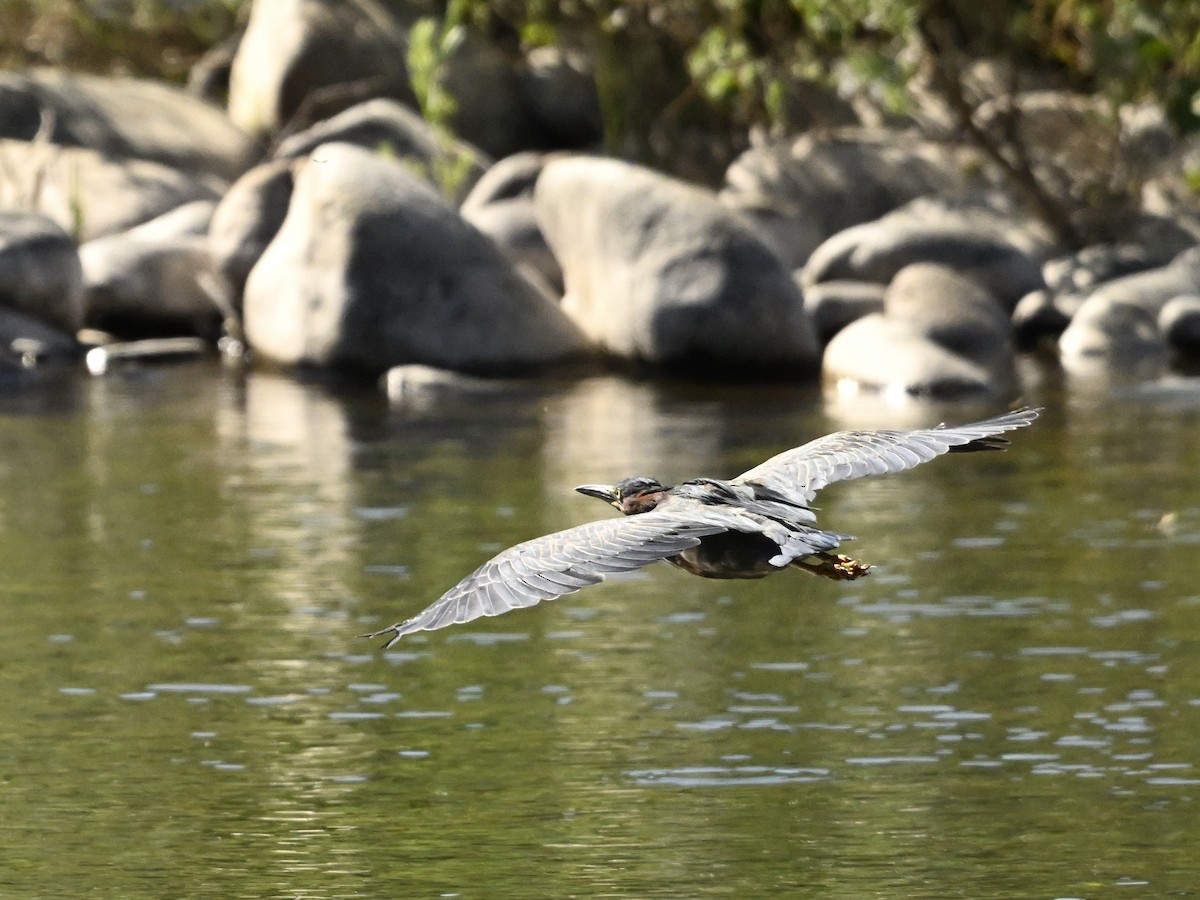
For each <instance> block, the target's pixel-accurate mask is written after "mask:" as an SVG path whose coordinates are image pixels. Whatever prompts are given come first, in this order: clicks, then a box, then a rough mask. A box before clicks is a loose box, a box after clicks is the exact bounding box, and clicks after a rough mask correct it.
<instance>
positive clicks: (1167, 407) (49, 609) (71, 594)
mask: <svg viewBox="0 0 1200 900" xmlns="http://www.w3.org/2000/svg"><path fill="white" fill-rule="evenodd" d="M1026 382H1027V386H1028V390H1027V396H1026V397H1025V398H1024V399H1025V400H1026V401H1028V402H1031V403H1034V404H1038V405H1042V406H1044V407H1045V413H1044V415H1043V417H1042V419H1040V420H1039V421H1038V422H1037V424H1036V425H1035V426H1034V427H1032V428H1030V429H1026V430H1024V431H1022V432H1018V433H1017V434H1016V435H1015V438H1014V446H1013V449H1012V450H1011V451H1010V452H1008V453H1006V454H974V455H971V456H953V457H947V458H943V459H940V460H937V461H935V462H933V463H931V464H929V465H927V466H922V467H920V468H919V469H917V470H914V471H912V472H909V473H905V474H903V475H899V476H892V477H887V478H876V479H866V480H862V481H857V482H853V483H848V484H840V485H834V486H831V487H830V488H828V489H826V490H825V491H823V492H822V494H821V496H820V497H819V498H818V502H819V504H820V506H821V513H820V515H821V521H822V523H823V524H825V525H826V526H827V527H830V528H833V529H836V530H841V531H848V532H851V533H853V534H855V535H857V537H858V541H857V543H855V544H854V545H852V550H853V552H854V553H855V554H856V555H858V556H859V557H860V558H862V559H864V560H865V561H867V562H871V563H874V564H875V565H876V566H877V569H876V570H875V571H874V572H873V573H872V576H871V577H870V578H866V579H861V580H859V581H856V582H854V583H850V584H837V583H833V582H827V581H824V580H821V579H816V578H811V577H808V576H805V575H803V574H801V573H784V574H780V575H777V576H774V577H772V578H769V579H765V580H762V581H756V582H719V581H705V580H702V579H697V578H692V577H690V576H687V575H685V574H683V573H681V572H679V571H677V570H674V569H672V568H670V567H668V566H664V565H658V566H655V567H652V568H650V569H647V570H644V571H642V572H639V573H636V574H635V575H634V576H631V577H624V578H620V579H614V580H611V581H609V582H608V583H606V584H604V585H601V586H598V587H595V588H590V589H588V590H587V591H585V592H583V593H580V594H577V595H574V596H572V597H569V598H564V599H562V600H560V601H556V602H554V603H549V604H543V605H542V606H540V607H537V608H534V609H531V610H522V611H518V612H514V613H511V614H509V615H506V616H504V617H501V618H498V619H494V620H483V621H480V622H476V623H472V624H470V625H467V626H462V627H459V628H456V629H449V630H446V631H442V632H437V633H434V634H430V635H416V636H413V637H410V638H406V639H405V640H404V641H402V642H401V643H400V644H399V645H397V647H396V648H395V649H394V650H393V651H388V652H384V653H381V652H380V651H379V649H378V642H377V641H376V642H370V641H364V640H362V639H360V638H358V637H357V635H359V634H360V633H362V632H364V631H368V630H372V629H374V628H378V627H381V626H382V625H385V624H388V623H389V622H392V621H395V620H397V619H400V618H404V617H407V616H409V615H411V614H413V613H415V612H417V611H418V610H420V609H421V608H423V606H424V605H425V604H426V603H427V602H429V601H431V600H433V599H434V598H436V597H437V596H438V594H440V593H441V592H442V591H443V590H445V589H446V588H447V587H449V586H450V585H452V584H453V583H454V582H455V581H456V580H457V579H458V578H459V577H461V576H462V575H464V574H466V573H467V572H468V571H469V570H470V569H472V568H473V567H475V566H476V565H477V564H479V563H480V562H482V561H483V560H484V559H486V558H487V557H488V556H489V555H490V554H492V553H493V552H495V551H496V550H498V549H499V548H501V547H503V546H506V545H508V544H511V543H515V542H517V541H519V540H523V539H526V538H529V537H533V536H536V535H538V534H542V533H545V532H547V531H551V530H555V529H559V528H565V527H568V526H570V525H573V524H576V523H579V522H582V521H586V520H588V519H590V518H598V517H600V516H603V515H606V514H608V512H607V511H606V510H605V509H604V508H603V507H602V506H601V505H600V504H599V503H597V502H596V501H595V500H591V499H588V498H586V497H582V496H579V495H577V494H574V493H572V491H571V488H572V486H574V485H575V484H579V483H584V482H598V481H610V480H616V479H617V478H619V477H621V476H624V475H630V474H639V473H645V474H653V475H657V476H659V477H661V478H663V479H664V480H676V479H680V478H684V477H688V476H692V475H697V474H708V475H716V476H729V475H733V474H736V473H737V472H739V471H742V470H744V469H746V468H749V467H750V466H751V465H753V464H754V463H756V462H758V461H760V460H761V459H763V458H765V457H766V456H768V455H770V454H772V453H774V452H777V451H778V450H780V449H783V448H785V447H789V446H794V445H796V444H799V443H801V442H803V441H805V440H808V439H809V438H811V437H814V436H816V435H818V434H821V433H824V432H826V431H830V430H835V429H839V428H846V427H910V426H919V425H927V424H931V423H933V422H936V421H939V420H943V419H944V420H948V421H961V420H966V419H970V418H974V417H978V416H982V415H988V414H991V413H994V412H997V411H998V410H996V409H994V408H991V409H982V408H975V407H933V406H928V407H921V406H914V407H910V408H904V409H898V408H891V409H889V408H886V407H884V406H881V405H871V404H865V403H854V402H851V401H842V402H837V403H832V402H829V401H826V400H823V399H822V398H821V396H820V395H819V394H817V393H815V392H813V391H812V390H802V389H797V388H778V387H776V388H766V387H737V388H732V387H730V388H715V387H697V386H686V385H667V386H662V385H652V384H645V383H637V382H632V381H628V380H623V379H620V378H596V379H589V380H586V381H582V382H576V383H572V384H557V385H541V386H535V385H517V386H512V387H509V388H503V389H498V390H495V391H480V392H472V393H467V394H465V395H461V396H460V395H454V394H449V393H442V394H438V393H434V394H431V395H417V396H415V397H413V398H411V399H410V400H409V401H407V402H405V403H404V404H392V405H389V404H388V403H387V401H386V400H385V399H384V398H383V397H382V396H381V394H380V393H378V392H376V391H374V390H373V389H370V388H366V389H354V390H351V389H346V388H331V387H330V386H327V385H311V384H304V383H302V382H300V381H298V380H294V379H289V378H286V377H283V376H279V375H273V374H266V373H253V374H249V375H246V374H239V373H234V372H230V371H225V370H222V369H221V368H220V367H219V366H217V365H216V364H209V363H195V364H188V365H184V366H176V367H163V368H150V369H137V370H116V371H113V372H111V373H110V374H109V375H107V376H105V377H103V378H95V379H89V378H86V377H84V376H76V375H75V374H74V373H70V374H66V375H63V376H59V377H50V378H47V379H46V380H44V381H35V382H32V383H21V384H11V383H10V384H7V385H0V603H3V609H4V614H3V621H4V627H3V630H2V631H0V711H2V714H0V797H2V802H3V807H2V808H3V816H2V818H0V837H2V840H0V896H4V897H10V896H11V897H66V896H96V897H213V898H235V897H253V898H261V897H279V898H327V897H328V898H332V897H467V898H469V897H480V898H506V897H514V898H516V897H522V898H524V897H554V898H558V897H570V896H577V897H589V898H590V897H702V896H730V897H750V896H788V897H801V898H823V900H824V898H846V900H860V898H864V897H886V898H893V897H895V898H943V897H966V898H981V897H992V898H998V897H1011V898H1068V897H1070V898H1109V897H1114V898H1131V900H1133V898H1150V897H1154V898H1158V897H1185V896H1200V853H1198V852H1197V849H1196V848H1197V847H1198V846H1200V654H1198V652H1197V651H1198V644H1200V555H1198V553H1197V550H1198V546H1200V481H1198V480H1197V478H1196V473H1197V470H1198V464H1200V440H1198V439H1197V438H1198V437H1200V384H1198V383H1197V382H1195V381H1189V380H1186V379H1178V380H1172V381H1164V382H1158V383H1155V384H1151V385H1146V386H1140V387H1139V386H1119V385H1118V386H1098V385H1095V384H1088V383H1081V384H1070V383H1064V382H1063V380H1062V378H1061V377H1059V376H1057V375H1055V374H1054V373H1053V372H1052V371H1043V370H1038V369H1036V367H1034V368H1032V369H1031V370H1030V371H1028V372H1027V373H1026Z"/></svg>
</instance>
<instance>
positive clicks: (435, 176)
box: [275, 97, 492, 199]
mask: <svg viewBox="0 0 1200 900" xmlns="http://www.w3.org/2000/svg"><path fill="white" fill-rule="evenodd" d="M329 143H343V144H357V145H358V146H360V147H365V148H366V149H368V150H376V151H382V152H386V153H392V154H395V156H396V157H397V158H399V159H401V160H403V161H404V162H406V163H408V164H409V165H411V166H413V167H414V168H415V169H416V170H417V172H419V173H420V174H421V175H423V176H424V177H425V179H426V180H427V181H429V182H430V183H431V184H433V185H434V186H435V187H437V188H439V189H440V190H443V191H444V192H445V193H447V194H449V195H452V196H454V197H455V198H456V199H462V198H463V197H465V196H466V194H467V192H468V191H469V190H470V189H471V186H472V185H473V184H474V183H475V182H476V181H478V180H479V177H480V176H481V175H482V174H483V172H484V170H485V169H487V167H488V166H489V165H491V162H492V161H491V160H490V159H489V158H488V157H487V156H486V155H484V154H483V153H482V152H481V151H480V150H478V149H477V148H475V147H472V146H471V145H470V144H468V143H466V142H464V141H460V140H457V139H455V138H454V137H453V136H452V135H450V134H449V133H447V132H444V131H439V130H438V129H436V128H435V127H434V126H433V125H431V124H429V123H428V122H426V121H425V120H424V119H423V118H421V116H420V115H418V114H417V113H416V112H414V111H413V110H412V109H410V108H408V107H407V106H404V105H402V104H401V103H398V102H397V101H395V100H391V99H388V98H386V97H378V98H376V99H374V100H367V101H365V102H363V103H359V104H357V105H355V106H352V107H350V108H349V109H347V110H345V111H344V112H340V113H338V114H337V115H335V116H333V117H332V118H329V119H326V120H324V121H322V122H318V123H317V124H315V125H313V126H312V127H311V128H308V129H305V130H304V131H301V132H298V133H297V134H293V135H292V136H291V137H289V138H286V139H285V140H283V141H281V142H280V144H279V147H278V148H277V149H276V151H275V155H276V156H277V157H285V158H289V159H294V158H297V157H301V156H308V155H309V154H311V153H312V151H313V150H314V149H315V148H316V147H319V146H320V145H321V144H329Z"/></svg>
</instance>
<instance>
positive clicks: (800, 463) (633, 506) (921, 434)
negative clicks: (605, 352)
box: [364, 407, 1038, 649]
mask: <svg viewBox="0 0 1200 900" xmlns="http://www.w3.org/2000/svg"><path fill="white" fill-rule="evenodd" d="M1037 415H1038V411H1037V410H1035V409H1030V408H1027V407H1026V408H1022V409H1018V410H1016V411H1014V412H1010V413H1007V414H1005V415H1002V416H996V417H995V418H992V419H985V420H983V421H982V422H975V423H973V424H971V425H959V426H957V427H954V428H947V427H946V426H944V425H939V426H937V427H936V428H926V429H921V430H917V431H838V432H835V433H833V434H829V435H826V436H825V437H821V438H817V439H816V440H814V441H810V442H809V443H807V444H804V445H803V446H801V447H796V448H794V449H792V450H785V451H783V452H782V453H780V454H778V455H777V456H773V457H771V458H770V459H768V460H767V461H766V462H764V463H760V464H759V465H757V466H755V467H754V468H753V469H750V470H749V471H748V472H743V473H742V474H741V475H739V476H737V477H736V478H733V479H730V480H729V481H721V480H719V479H716V478H693V479H690V480H688V481H684V482H681V483H680V484H677V485H675V486H674V487H667V486H666V485H663V484H661V483H660V482H658V481H657V480H656V479H654V478H648V477H646V476H637V477H634V478H626V479H625V480H623V481H619V482H617V483H616V484H614V485H612V486H607V485H597V484H585V485H581V486H580V487H577V488H576V489H575V490H577V491H579V492H580V493H581V494H586V495H587V496H589V497H597V498H599V499H601V500H603V501H604V502H606V503H608V504H609V505H611V506H613V507H615V508H616V509H618V510H619V511H620V512H622V513H624V517H622V518H616V519H602V520H600V521H597V522H589V523H588V524H586V525H577V526H576V527H574V528H568V529H566V530H565V531H559V532H555V533H554V534H548V535H545V536H544V537H539V538H534V539H533V540H531V541H525V542H524V543H521V544H517V545H516V546H515V547H510V548H508V549H507V550H505V551H504V552H502V553H500V554H499V555H498V556H496V557H494V558H492V559H490V560H488V561H487V562H485V563H484V564H483V565H482V566H480V567H479V568H478V569H476V570H475V571H474V572H472V573H471V574H470V575H468V576H467V577H466V578H464V579H463V580H462V581H460V582H459V583H458V584H456V585H455V586H454V587H452V588H451V589H450V590H448V591H447V592H446V593H445V594H443V595H442V596H441V597H440V598H439V599H438V600H436V601H435V602H434V603H433V604H432V605H430V606H429V607H428V608H427V609H425V610H424V611H423V612H421V613H418V614H417V615H415V616H413V617H412V618H411V619H406V620H405V621H403V622H397V623H396V624H395V625H390V626H388V627H387V628H384V629H382V630H381V631H376V632H373V633H372V634H368V635H364V637H370V638H373V637H382V636H384V635H386V636H388V641H387V643H386V644H385V645H384V648H385V649H386V648H387V647H390V646H392V644H394V643H396V641H398V640H400V638H402V637H403V636H404V635H406V634H411V633H413V632H414V631H433V630H436V629H438V628H445V627H447V626H448V625H459V624H462V623H464V622H470V621H472V620H473V619H478V618H480V617H481V616H498V615H500V614H501V613H506V612H508V611H509V610H513V609H519V608H521V607H526V606H533V605H535V604H537V603H540V602H541V601H543V600H553V599H555V598H556V597H561V596H563V595H564V594H570V593H573V592H575V591H577V590H579V589H580V588H584V587H587V586H588V585H590V584H596V583H597V582H600V581H603V580H604V576H605V575H608V574H610V573H614V572H627V571H629V570H631V569H638V568H641V567H642V566H646V565H649V564H650V563H652V562H656V561H658V560H666V561H667V562H669V563H671V564H672V565H675V566H678V567H679V568H681V569H683V570H684V571H685V572H691V573H692V574H693V575H700V576H702V577H704V578H762V577H764V576H766V575H769V574H771V573H772V572H778V571H780V570H781V569H785V568H788V567H792V568H797V569H802V570H804V571H806V572H811V573H813V574H814V575H821V576H824V577H825V578H832V579H835V580H839V581H848V580H852V579H855V578H860V577H862V576H863V575H866V574H867V572H868V571H869V570H870V569H871V567H870V566H869V565H866V564H864V563H862V562H859V561H858V560H856V559H852V558H850V557H849V556H843V555H841V554H838V553H835V552H834V551H835V550H836V549H837V548H838V546H839V545H840V544H841V543H842V541H847V540H852V537H851V536H850V535H848V534H840V533H838V532H835V531H825V530H823V529H821V528H818V527H817V518H816V515H815V514H814V513H813V511H812V508H811V506H810V504H811V503H812V500H813V498H814V497H815V496H816V493H817V491H819V490H820V489H821V488H823V487H824V486H825V485H827V484H832V483H833V482H835V481H849V480H850V479H853V478H861V477H863V476H864V475H884V474H888V473H891V472H902V471H904V470H905V469H911V468H912V467H913V466H917V465H920V464H921V463H923V462H929V460H931V459H934V458H935V457H938V456H941V455H942V454H943V453H956V452H957V453H962V452H969V451H975V450H1003V449H1004V448H1005V447H1006V446H1007V445H1008V440H1007V439H1006V438H1003V437H1001V435H1002V434H1004V432H1007V431H1012V430H1014V429H1017V428H1024V427H1025V426H1026V425H1029V424H1030V423H1031V422H1032V421H1033V420H1034V419H1036V418H1037Z"/></svg>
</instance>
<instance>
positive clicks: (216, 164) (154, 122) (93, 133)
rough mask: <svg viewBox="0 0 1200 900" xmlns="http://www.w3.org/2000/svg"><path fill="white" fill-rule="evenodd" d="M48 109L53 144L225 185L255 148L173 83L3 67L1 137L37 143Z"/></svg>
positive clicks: (215, 111)
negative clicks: (150, 164) (214, 179)
mask: <svg viewBox="0 0 1200 900" xmlns="http://www.w3.org/2000/svg"><path fill="white" fill-rule="evenodd" d="M44 114H49V115H50V119H49V120H48V124H51V125H52V127H51V128H50V129H49V132H48V134H46V137H47V138H48V139H49V141H50V142H51V143H54V144H62V145H67V146H74V147H86V148H88V149H91V150H94V151H96V152H97V153H99V154H102V155H103V156H105V157H107V158H109V159H113V160H117V159H145V160H151V161H154V162H158V163H161V164H163V165H164V166H168V167H170V168H172V169H178V170H180V171H183V172H188V173H191V174H192V175H194V176H204V175H212V176H215V177H217V178H219V179H221V180H222V181H223V182H229V181H232V180H233V179H234V178H236V177H237V176H238V175H240V174H241V173H242V172H244V171H245V170H246V168H247V167H249V165H250V164H251V162H252V161H253V159H254V156H255V152H256V150H255V147H254V145H253V142H252V141H251V140H250V138H249V137H248V136H247V135H246V134H245V133H244V132H243V131H242V130H241V129H239V128H238V127H237V126H236V125H234V124H233V122H231V121H230V119H229V117H228V116H226V115H225V112H224V110H222V109H220V108H219V107H217V106H214V105H213V104H210V103H207V102H205V101H203V100H200V99H198V98H196V97H193V96H191V95H189V94H188V93H186V92H185V91H181V90H179V89H178V88H176V87H173V86H172V85H169V84H165V83H162V82H158V81H149V80H143V79H137V78H121V77H109V76H100V75H87V74H83V73H76V72H66V71H62V70H57V69H53V70H52V69H34V70H31V71H26V72H21V73H18V72H0V138H12V139H16V140H22V141H30V140H32V139H33V137H34V135H35V134H37V133H38V130H39V127H40V126H41V123H42V116H43V115H44Z"/></svg>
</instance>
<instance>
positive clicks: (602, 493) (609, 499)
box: [575, 484, 617, 503]
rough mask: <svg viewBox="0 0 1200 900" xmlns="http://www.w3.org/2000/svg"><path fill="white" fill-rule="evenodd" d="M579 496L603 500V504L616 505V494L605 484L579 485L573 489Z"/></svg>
mask: <svg viewBox="0 0 1200 900" xmlns="http://www.w3.org/2000/svg"><path fill="white" fill-rule="evenodd" d="M575 490H577V491H579V493H581V494H586V495H587V496H589V497H595V498H597V499H599V500H603V501H604V502H605V503H616V502H617V492H616V491H614V490H613V489H612V488H611V487H609V486H608V485H607V484H581V485H580V486H579V487H577V488H575Z"/></svg>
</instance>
